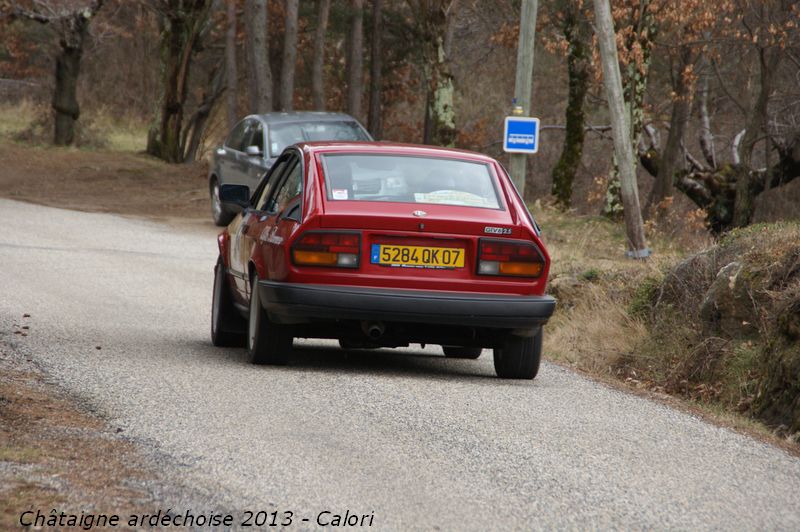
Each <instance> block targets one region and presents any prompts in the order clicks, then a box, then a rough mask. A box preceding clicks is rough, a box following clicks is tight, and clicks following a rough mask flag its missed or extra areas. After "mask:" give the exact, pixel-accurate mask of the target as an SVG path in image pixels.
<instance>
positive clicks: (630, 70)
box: [603, 0, 658, 217]
mask: <svg viewBox="0 0 800 532" xmlns="http://www.w3.org/2000/svg"><path fill="white" fill-rule="evenodd" d="M633 14H634V15H638V18H637V19H636V20H634V21H633V22H632V25H633V31H631V33H630V37H629V39H628V40H627V42H625V44H624V47H625V49H626V50H627V51H628V54H629V56H631V57H629V58H628V63H627V65H626V72H625V76H623V77H622V86H623V94H624V98H625V113H626V115H627V123H628V128H629V133H628V134H629V135H630V142H631V146H632V147H633V150H636V147H637V146H638V144H639V137H640V136H641V134H642V128H643V127H644V96H645V92H646V90H647V79H648V75H649V73H650V64H651V61H652V51H653V43H654V40H655V35H656V31H657V29H658V21H657V20H656V16H655V12H654V9H653V8H652V6H651V0H639V1H638V6H636V9H634V10H633ZM612 24H613V21H612ZM637 54H640V55H641V62H638V61H636V60H634V58H633V57H632V56H634V55H637ZM618 173H619V172H618V168H617V165H616V164H615V165H614V171H613V172H612V174H611V178H610V179H609V184H608V191H607V192H606V202H605V205H604V207H603V214H604V215H606V216H610V217H614V216H616V215H617V214H619V212H621V211H622V210H623V206H622V197H621V190H622V185H621V183H620V182H619V175H618Z"/></svg>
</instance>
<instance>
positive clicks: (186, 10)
mask: <svg viewBox="0 0 800 532" xmlns="http://www.w3.org/2000/svg"><path fill="white" fill-rule="evenodd" d="M148 5H149V6H150V7H151V8H152V9H153V10H154V11H155V12H156V14H157V15H158V17H159V24H160V26H161V61H162V69H163V77H162V95H161V111H160V119H159V124H158V128H153V129H151V130H150V134H149V135H148V139H147V153H149V154H151V155H153V156H155V157H159V158H161V159H164V160H165V161H167V162H172V163H179V162H184V161H185V159H186V145H185V140H186V135H185V131H184V129H183V128H184V107H185V104H186V99H187V95H188V92H189V75H190V72H191V67H192V63H193V60H194V57H195V54H196V53H197V51H198V50H199V49H200V48H201V43H202V40H203V37H204V36H205V34H206V32H207V31H208V29H209V11H210V9H211V0H150V1H149V4H148Z"/></svg>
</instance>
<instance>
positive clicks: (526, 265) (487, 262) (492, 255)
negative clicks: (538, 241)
mask: <svg viewBox="0 0 800 532" xmlns="http://www.w3.org/2000/svg"><path fill="white" fill-rule="evenodd" d="M543 271H544V257H543V256H542V253H541V252H540V251H539V248H538V247H536V245H535V244H532V243H530V242H510V241H507V240H491V239H486V238H482V239H481V240H480V243H479V244H478V274H479V275H510V276H513V277H539V276H540V275H541V274H542V272H543Z"/></svg>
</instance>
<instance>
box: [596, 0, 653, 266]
mask: <svg viewBox="0 0 800 532" xmlns="http://www.w3.org/2000/svg"><path fill="white" fill-rule="evenodd" d="M594 11H595V24H596V25H597V41H598V44H599V47H600V59H601V63H602V64H603V78H604V83H605V87H606V97H607V98H608V107H609V111H610V112H611V124H612V127H613V134H614V151H615V152H616V154H617V161H618V163H619V170H620V184H621V191H622V201H623V206H624V215H625V229H626V234H627V237H628V248H629V252H628V254H629V255H630V256H631V257H634V258H644V257H646V256H648V255H649V250H647V242H646V241H645V237H644V225H643V223H642V213H641V210H640V206H639V192H638V189H637V186H636V168H635V165H634V160H633V146H632V145H631V140H630V124H628V121H627V119H626V116H625V101H624V97H623V94H622V80H621V79H620V73H619V59H618V58H617V46H616V38H615V34H614V22H613V20H612V18H611V7H610V6H609V0H594Z"/></svg>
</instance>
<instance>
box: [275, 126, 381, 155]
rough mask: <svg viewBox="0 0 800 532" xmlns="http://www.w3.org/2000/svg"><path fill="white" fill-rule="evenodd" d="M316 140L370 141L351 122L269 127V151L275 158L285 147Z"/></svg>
mask: <svg viewBox="0 0 800 532" xmlns="http://www.w3.org/2000/svg"><path fill="white" fill-rule="evenodd" d="M316 140H343V141H349V140H370V139H369V137H367V135H366V133H364V130H363V129H362V128H361V126H359V125H358V124H357V123H355V122H353V121H346V120H342V121H330V122H292V123H288V124H273V125H271V126H269V151H270V153H272V156H273V157H277V156H278V155H280V153H281V152H282V151H283V149H284V148H286V146H291V145H292V144H297V143H298V142H313V141H316Z"/></svg>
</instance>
